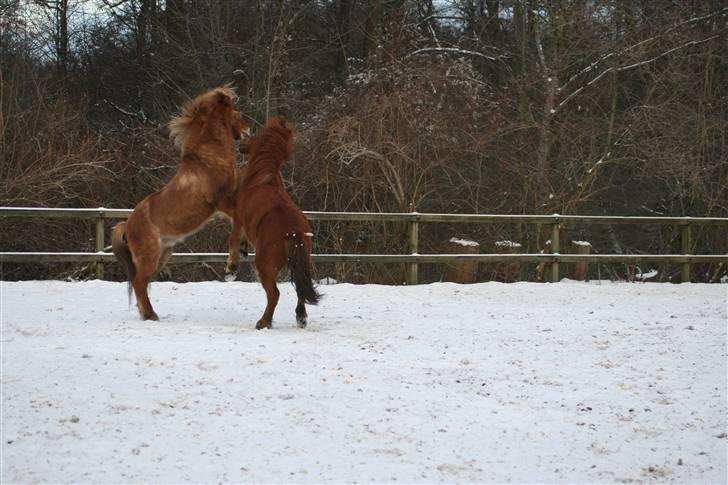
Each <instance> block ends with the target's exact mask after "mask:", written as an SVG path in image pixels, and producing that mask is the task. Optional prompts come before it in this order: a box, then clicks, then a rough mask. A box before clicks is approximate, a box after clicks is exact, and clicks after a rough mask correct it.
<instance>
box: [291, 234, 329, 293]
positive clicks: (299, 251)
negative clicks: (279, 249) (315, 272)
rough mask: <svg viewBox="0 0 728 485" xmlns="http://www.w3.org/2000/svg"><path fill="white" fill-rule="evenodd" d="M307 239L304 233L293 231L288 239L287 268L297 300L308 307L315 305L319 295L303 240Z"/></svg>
mask: <svg viewBox="0 0 728 485" xmlns="http://www.w3.org/2000/svg"><path fill="white" fill-rule="evenodd" d="M304 236H305V237H309V236H307V235H306V233H305V232H304V231H294V232H292V233H290V234H288V235H287V237H288V268H289V269H290V271H291V283H293V286H294V287H295V288H296V294H297V295H298V298H299V300H303V301H305V302H306V303H308V304H309V305H316V304H317V303H318V302H319V300H320V299H321V294H320V293H319V292H318V291H316V288H315V287H314V285H313V277H312V275H311V257H310V255H309V252H308V251H307V250H306V244H305V242H304V240H303V238H304Z"/></svg>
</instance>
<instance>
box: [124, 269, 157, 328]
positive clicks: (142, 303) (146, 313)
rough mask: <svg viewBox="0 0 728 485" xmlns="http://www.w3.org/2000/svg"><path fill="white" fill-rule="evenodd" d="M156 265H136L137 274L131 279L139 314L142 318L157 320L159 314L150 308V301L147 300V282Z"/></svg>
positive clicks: (152, 274)
mask: <svg viewBox="0 0 728 485" xmlns="http://www.w3.org/2000/svg"><path fill="white" fill-rule="evenodd" d="M155 273H156V267H154V266H153V267H151V268H150V267H148V266H147V267H143V266H137V274H136V276H135V277H134V280H133V281H132V283H131V284H132V286H133V287H134V294H135V295H136V300H137V306H138V307H139V315H140V316H141V317H142V320H159V316H158V315H157V313H156V312H155V311H154V308H152V302H151V301H149V292H148V290H149V283H150V282H151V281H152V278H153V277H154V274H155Z"/></svg>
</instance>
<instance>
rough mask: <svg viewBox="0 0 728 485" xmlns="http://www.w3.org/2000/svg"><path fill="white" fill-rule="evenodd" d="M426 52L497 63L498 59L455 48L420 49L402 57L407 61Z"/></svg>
mask: <svg viewBox="0 0 728 485" xmlns="http://www.w3.org/2000/svg"><path fill="white" fill-rule="evenodd" d="M427 52H446V53H451V54H463V55H466V56H476V57H482V58H483V59H488V60H489V61H497V60H498V58H496V57H492V56H486V55H485V54H483V53H482V52H476V51H469V50H465V49H458V48H456V47H424V48H422V49H417V50H416V51H413V52H410V53H409V54H407V55H406V56H404V58H405V59H409V58H410V57H412V56H416V55H418V54H425V53H427Z"/></svg>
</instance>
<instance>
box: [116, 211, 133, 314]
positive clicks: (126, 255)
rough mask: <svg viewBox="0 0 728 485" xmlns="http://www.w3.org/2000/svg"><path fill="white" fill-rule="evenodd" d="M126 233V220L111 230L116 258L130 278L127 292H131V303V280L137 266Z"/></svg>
mask: <svg viewBox="0 0 728 485" xmlns="http://www.w3.org/2000/svg"><path fill="white" fill-rule="evenodd" d="M125 233H126V222H120V223H118V224H117V225H116V226H115V227H114V230H113V231H112V232H111V250H112V251H113V252H114V255H116V259H117V260H118V261H119V264H120V265H121V267H122V269H123V270H124V272H125V273H126V277H127V279H128V280H129V284H128V287H127V292H128V294H129V304H130V305H131V282H132V280H133V279H134V277H135V276H136V266H134V260H133V259H132V257H131V251H129V245H128V244H127V243H126V236H125Z"/></svg>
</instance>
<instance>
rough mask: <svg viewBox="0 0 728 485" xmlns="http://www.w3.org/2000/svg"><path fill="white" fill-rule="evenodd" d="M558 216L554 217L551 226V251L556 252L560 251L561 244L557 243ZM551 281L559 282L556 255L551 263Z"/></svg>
mask: <svg viewBox="0 0 728 485" xmlns="http://www.w3.org/2000/svg"><path fill="white" fill-rule="evenodd" d="M559 235H560V234H559V218H558V217H556V219H555V220H554V223H553V225H552V226H551V252H552V253H553V254H558V253H560V252H561V245H560V244H559ZM551 281H552V282H553V283H558V282H559V259H558V257H556V259H554V262H553V263H551Z"/></svg>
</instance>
